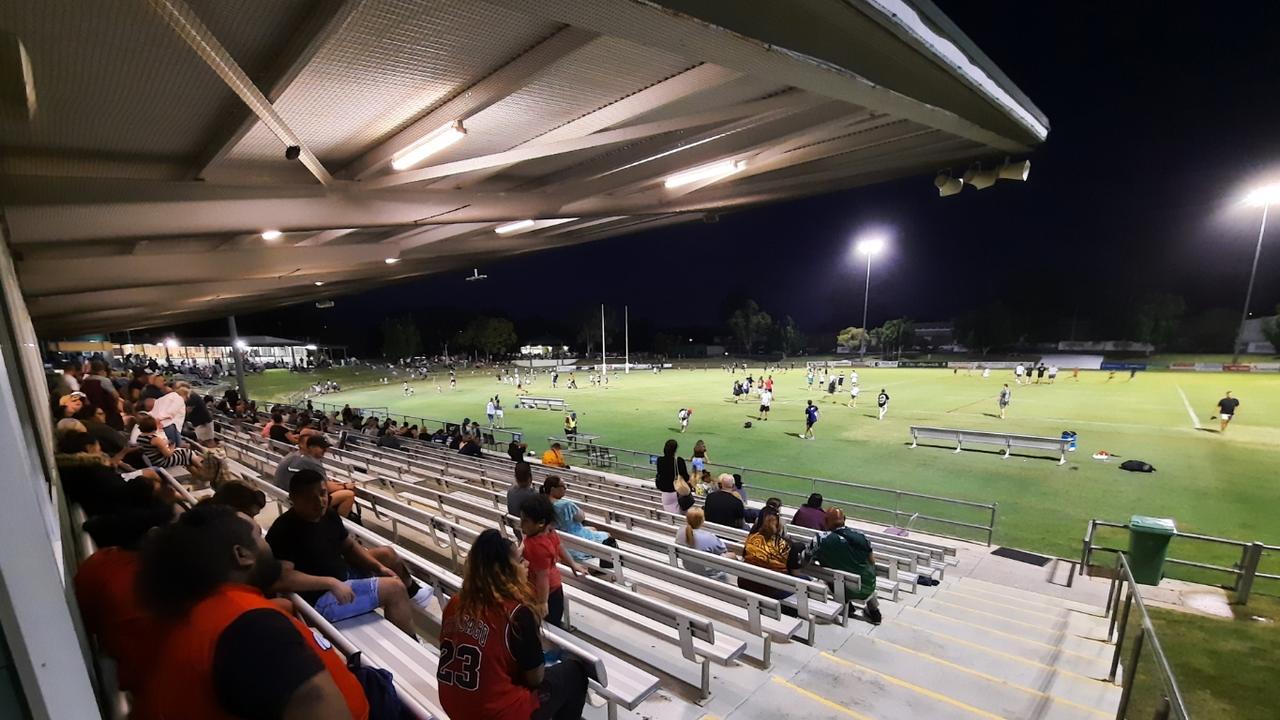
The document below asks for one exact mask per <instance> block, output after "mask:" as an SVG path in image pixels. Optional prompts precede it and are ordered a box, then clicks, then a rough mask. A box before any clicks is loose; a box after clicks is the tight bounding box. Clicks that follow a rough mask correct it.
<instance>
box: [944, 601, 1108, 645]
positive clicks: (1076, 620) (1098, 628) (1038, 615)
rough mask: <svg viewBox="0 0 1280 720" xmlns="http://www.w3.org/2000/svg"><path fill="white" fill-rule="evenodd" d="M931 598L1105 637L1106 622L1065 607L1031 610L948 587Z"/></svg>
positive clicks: (1042, 625)
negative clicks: (948, 588)
mask: <svg viewBox="0 0 1280 720" xmlns="http://www.w3.org/2000/svg"><path fill="white" fill-rule="evenodd" d="M932 599H933V600H935V601H937V602H940V603H946V604H948V605H955V606H957V607H962V608H968V609H970V610H974V611H980V612H984V613H993V614H996V615H999V616H1001V617H1003V618H1005V619H1006V620H1016V621H1018V622H1022V623H1027V624H1029V625H1037V626H1041V627H1045V628H1049V629H1052V630H1062V631H1065V632H1070V633H1072V634H1075V635H1082V636H1085V637H1095V638H1105V637H1106V635H1107V621H1106V620H1105V619H1103V618H1100V617H1095V616H1093V615H1085V614H1083V613H1078V612H1076V611H1074V610H1067V609H1065V608H1058V609H1054V608H1047V607H1046V608H1042V609H1036V610H1031V609H1028V608H1027V607H1025V606H1023V607H1015V606H1013V605H1010V604H1006V602H1005V601H1002V600H990V599H988V598H986V597H979V596H977V595H972V594H969V593H964V592H958V591H956V590H947V591H945V592H940V593H937V594H936V595H934V596H933V598H932Z"/></svg>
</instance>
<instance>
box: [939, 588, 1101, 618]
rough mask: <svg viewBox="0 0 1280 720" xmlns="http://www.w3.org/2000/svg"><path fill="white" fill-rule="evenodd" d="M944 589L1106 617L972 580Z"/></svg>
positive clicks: (1050, 597)
mask: <svg viewBox="0 0 1280 720" xmlns="http://www.w3.org/2000/svg"><path fill="white" fill-rule="evenodd" d="M944 589H945V590H946V591H947V592H955V591H957V590H959V591H962V592H960V593H959V594H961V595H964V594H965V593H978V594H979V595H983V596H985V597H984V598H983V599H986V598H999V599H1001V600H1008V601H1011V602H1016V603H1022V604H1024V605H1035V606H1036V607H1042V608H1053V609H1055V610H1066V611H1069V612H1074V613H1080V614H1081V615H1088V616H1089V617H1106V616H1105V615H1099V614H1097V613H1094V612H1089V611H1087V610H1082V609H1080V608H1078V607H1075V605H1054V604H1053V603H1048V602H1041V601H1039V600H1032V599H1030V598H1026V597H1021V596H1018V595H1006V594H1003V593H1000V592H999V591H996V590H988V589H986V588H985V587H983V586H981V585H975V584H973V583H972V582H968V583H962V582H954V583H952V584H950V585H948V586H947V587H946V588H944ZM1045 597H1047V598H1048V599H1050V600H1062V602H1065V603H1074V602H1075V601H1072V600H1066V599H1063V598H1055V597H1053V596H1052V595H1046V596H1045ZM1077 604H1078V603H1077Z"/></svg>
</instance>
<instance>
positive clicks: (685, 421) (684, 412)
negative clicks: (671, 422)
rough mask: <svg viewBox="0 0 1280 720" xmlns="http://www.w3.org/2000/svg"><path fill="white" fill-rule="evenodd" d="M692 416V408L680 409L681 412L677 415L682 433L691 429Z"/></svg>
mask: <svg viewBox="0 0 1280 720" xmlns="http://www.w3.org/2000/svg"><path fill="white" fill-rule="evenodd" d="M692 414H693V410H692V409H691V408H680V412H678V413H676V419H677V420H679V421H680V432H684V431H685V430H688V429H689V416H690V415H692Z"/></svg>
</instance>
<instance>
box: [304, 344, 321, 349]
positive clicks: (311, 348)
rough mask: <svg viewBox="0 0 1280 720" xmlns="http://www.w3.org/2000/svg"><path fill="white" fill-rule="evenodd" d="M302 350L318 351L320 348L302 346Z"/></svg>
mask: <svg viewBox="0 0 1280 720" xmlns="http://www.w3.org/2000/svg"><path fill="white" fill-rule="evenodd" d="M303 349H304V350H319V349H320V348H319V346H317V345H304V346H303Z"/></svg>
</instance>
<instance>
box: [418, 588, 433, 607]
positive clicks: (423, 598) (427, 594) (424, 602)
mask: <svg viewBox="0 0 1280 720" xmlns="http://www.w3.org/2000/svg"><path fill="white" fill-rule="evenodd" d="M434 594H435V590H434V589H433V588H432V587H431V586H430V585H423V586H422V587H420V588H418V592H416V593H414V594H413V603H414V604H415V605H417V606H418V607H420V608H422V609H423V610H426V609H427V606H428V605H430V604H431V596H432V595H434Z"/></svg>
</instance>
